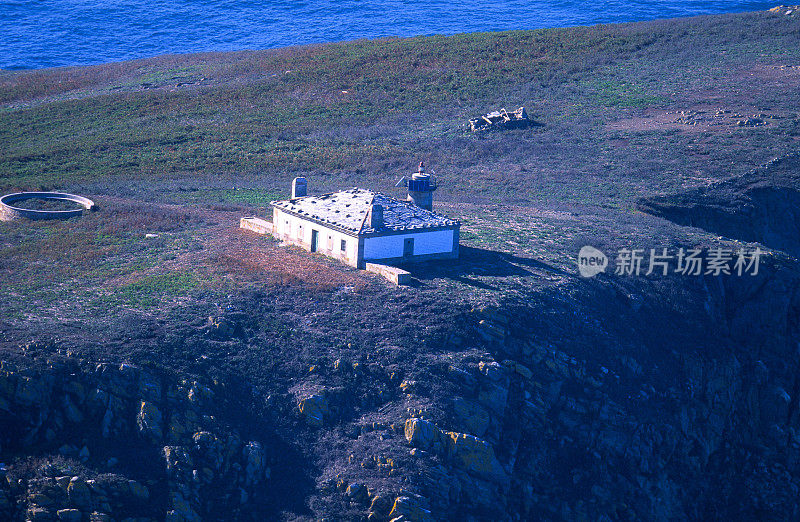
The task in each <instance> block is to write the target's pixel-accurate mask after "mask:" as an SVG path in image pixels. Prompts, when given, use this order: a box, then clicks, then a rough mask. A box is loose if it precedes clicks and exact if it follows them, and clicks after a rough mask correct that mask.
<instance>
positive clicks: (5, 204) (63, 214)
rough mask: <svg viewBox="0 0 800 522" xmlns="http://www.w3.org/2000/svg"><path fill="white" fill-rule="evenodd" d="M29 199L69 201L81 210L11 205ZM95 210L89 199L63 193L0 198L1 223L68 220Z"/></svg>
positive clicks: (20, 194)
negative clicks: (35, 208)
mask: <svg viewBox="0 0 800 522" xmlns="http://www.w3.org/2000/svg"><path fill="white" fill-rule="evenodd" d="M29 199H43V200H57V201H71V202H73V203H77V204H78V205H79V206H80V207H81V208H76V209H70V210H34V209H29V208H20V207H16V206H14V205H13V204H14V203H16V202H18V201H25V200H29ZM96 209H97V206H96V205H95V204H94V201H92V200H91V199H89V198H85V197H83V196H76V195H75V194H66V193H63V192H16V193H14V194H6V195H5V196H3V197H1V198H0V220H2V221H13V220H16V219H31V220H42V219H68V218H71V217H74V216H80V215H81V214H83V211H84V210H96Z"/></svg>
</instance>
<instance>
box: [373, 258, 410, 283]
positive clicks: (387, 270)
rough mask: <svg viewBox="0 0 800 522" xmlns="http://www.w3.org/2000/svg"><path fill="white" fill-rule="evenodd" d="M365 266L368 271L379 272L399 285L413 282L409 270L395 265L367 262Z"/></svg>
mask: <svg viewBox="0 0 800 522" xmlns="http://www.w3.org/2000/svg"><path fill="white" fill-rule="evenodd" d="M365 268H366V270H367V272H373V273H375V274H378V275H379V276H382V277H384V278H386V279H387V280H389V281H390V282H392V283H394V284H396V285H397V286H405V285H408V284H409V283H410V282H411V274H410V273H409V272H406V271H405V270H402V269H400V268H397V267H394V266H389V265H381V264H378V263H367V264H366V267H365Z"/></svg>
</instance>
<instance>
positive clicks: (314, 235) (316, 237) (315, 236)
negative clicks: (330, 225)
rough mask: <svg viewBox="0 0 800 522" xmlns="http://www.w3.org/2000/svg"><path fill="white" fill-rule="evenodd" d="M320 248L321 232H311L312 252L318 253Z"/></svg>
mask: <svg viewBox="0 0 800 522" xmlns="http://www.w3.org/2000/svg"><path fill="white" fill-rule="evenodd" d="M318 246H319V232H317V231H316V230H312V231H311V251H312V252H316V251H317V248H318Z"/></svg>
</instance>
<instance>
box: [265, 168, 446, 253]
mask: <svg viewBox="0 0 800 522" xmlns="http://www.w3.org/2000/svg"><path fill="white" fill-rule="evenodd" d="M420 174H422V175H423V176H427V175H425V174H424V173H423V172H422V166H421V167H420V172H419V173H417V174H414V179H415V180H417V181H419V179H420V177H419V175H420ZM420 185H421V184H420V183H416V184H415V185H414V187H413V188H414V189H415V192H417V193H418V192H420V189H421V186H420ZM409 188H411V187H409ZM435 188H436V187H435V185H431V188H429V191H430V192H432V191H433V190H435ZM417 197H418V196H417ZM271 205H272V234H273V235H274V236H275V237H276V238H279V239H282V240H283V241H286V242H289V243H293V244H295V245H298V246H300V247H302V248H305V249H306V250H308V251H310V252H320V253H323V254H326V255H328V256H331V257H335V258H336V259H339V260H341V261H342V262H344V263H346V264H348V265H351V266H354V267H357V268H364V267H365V265H366V263H368V262H369V263H405V262H414V261H427V260H431V259H455V258H457V257H458V238H459V229H460V227H461V224H460V223H459V222H458V221H454V220H452V219H449V218H447V217H445V216H442V215H439V214H436V213H434V212H432V211H431V210H426V209H424V208H421V207H419V206H417V205H415V204H414V203H413V202H412V201H400V200H397V199H395V198H392V197H389V196H386V195H384V194H381V193H377V192H372V191H369V190H363V189H358V188H353V189H350V190H343V191H341V192H334V193H331V194H323V195H320V196H308V195H306V180H305V179H304V178H296V179H295V181H294V182H293V184H292V198H291V199H289V200H285V201H273V202H272V203H271Z"/></svg>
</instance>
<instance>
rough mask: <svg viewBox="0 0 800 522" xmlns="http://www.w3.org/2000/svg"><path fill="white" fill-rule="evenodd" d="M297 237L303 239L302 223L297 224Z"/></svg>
mask: <svg viewBox="0 0 800 522" xmlns="http://www.w3.org/2000/svg"><path fill="white" fill-rule="evenodd" d="M297 239H303V225H301V224H299V223H298V225H297Z"/></svg>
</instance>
